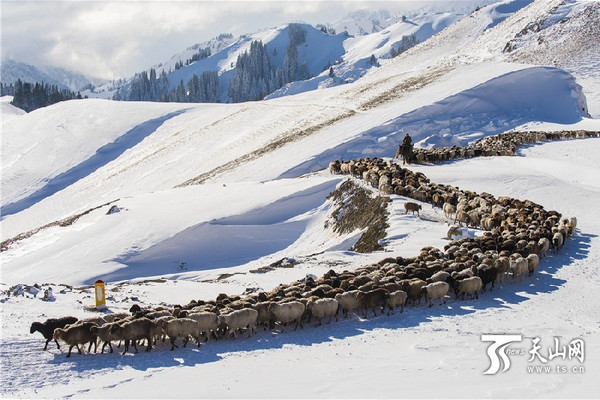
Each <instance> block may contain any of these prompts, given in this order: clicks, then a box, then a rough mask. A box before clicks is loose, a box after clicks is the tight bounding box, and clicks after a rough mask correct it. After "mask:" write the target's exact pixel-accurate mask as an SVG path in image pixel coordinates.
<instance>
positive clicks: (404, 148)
mask: <svg viewBox="0 0 600 400" xmlns="http://www.w3.org/2000/svg"><path fill="white" fill-rule="evenodd" d="M400 154H402V165H404V164H406V163H407V162H408V163H409V164H410V163H412V161H413V156H414V154H413V145H412V144H410V143H402V144H401V145H400V146H399V147H398V151H397V152H396V155H395V156H394V158H398V156H399V155H400Z"/></svg>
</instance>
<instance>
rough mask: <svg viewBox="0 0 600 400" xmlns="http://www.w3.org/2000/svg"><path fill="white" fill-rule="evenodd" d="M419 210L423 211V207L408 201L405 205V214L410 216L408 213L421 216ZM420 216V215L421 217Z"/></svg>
mask: <svg viewBox="0 0 600 400" xmlns="http://www.w3.org/2000/svg"><path fill="white" fill-rule="evenodd" d="M419 210H421V205H420V204H417V203H413V202H412V201H407V202H406V203H404V213H405V214H408V212H409V211H410V212H412V213H413V215H414V213H415V212H416V213H417V215H419ZM419 216H420V215H419Z"/></svg>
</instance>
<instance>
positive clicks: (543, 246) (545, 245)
mask: <svg viewBox="0 0 600 400" xmlns="http://www.w3.org/2000/svg"><path fill="white" fill-rule="evenodd" d="M538 248H539V250H538V252H537V255H538V257H540V258H543V257H546V253H547V252H548V250H550V240H548V238H545V237H543V238H541V239H540V240H538Z"/></svg>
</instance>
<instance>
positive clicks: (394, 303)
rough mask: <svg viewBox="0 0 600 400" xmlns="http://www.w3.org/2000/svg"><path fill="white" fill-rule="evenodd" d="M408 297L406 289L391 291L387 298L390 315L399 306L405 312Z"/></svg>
mask: <svg viewBox="0 0 600 400" xmlns="http://www.w3.org/2000/svg"><path fill="white" fill-rule="evenodd" d="M407 299H408V294H407V293H406V292H405V291H404V290H396V291H395V292H392V293H390V297H389V298H388V299H387V300H386V305H387V306H388V315H390V313H391V312H392V311H393V310H394V309H395V308H397V307H400V312H404V305H405V304H406V300H407Z"/></svg>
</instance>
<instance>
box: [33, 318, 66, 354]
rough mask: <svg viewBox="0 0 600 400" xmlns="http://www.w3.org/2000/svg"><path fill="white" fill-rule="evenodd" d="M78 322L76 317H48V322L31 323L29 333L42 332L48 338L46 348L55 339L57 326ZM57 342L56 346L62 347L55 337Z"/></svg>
mask: <svg viewBox="0 0 600 400" xmlns="http://www.w3.org/2000/svg"><path fill="white" fill-rule="evenodd" d="M75 322H77V318H75V317H62V318H50V319H47V320H46V322H44V323H42V322H34V323H32V324H31V329H29V333H35V332H36V331H37V332H40V333H41V334H42V335H43V336H44V338H45V339H46V345H45V346H44V350H46V349H47V348H48V343H49V342H50V341H51V340H52V339H53V337H52V335H53V334H54V330H55V329H56V328H64V327H65V326H67V325H69V324H74V323H75ZM54 342H55V343H56V347H57V348H58V349H60V345H59V344H58V342H57V341H56V339H54Z"/></svg>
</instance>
